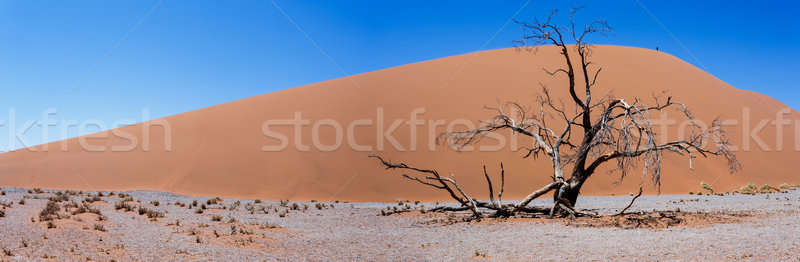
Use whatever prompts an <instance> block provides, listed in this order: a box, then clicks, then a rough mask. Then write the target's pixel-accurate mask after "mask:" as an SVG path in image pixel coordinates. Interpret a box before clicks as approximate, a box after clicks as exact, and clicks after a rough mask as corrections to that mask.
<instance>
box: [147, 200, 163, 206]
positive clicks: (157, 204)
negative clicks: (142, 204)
mask: <svg viewBox="0 0 800 262" xmlns="http://www.w3.org/2000/svg"><path fill="white" fill-rule="evenodd" d="M150 204H152V205H153V206H159V205H161V203H159V202H158V200H155V201H150Z"/></svg>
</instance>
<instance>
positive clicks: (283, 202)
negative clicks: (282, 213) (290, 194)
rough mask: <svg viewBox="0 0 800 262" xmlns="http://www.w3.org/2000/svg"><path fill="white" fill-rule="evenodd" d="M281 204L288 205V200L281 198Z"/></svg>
mask: <svg viewBox="0 0 800 262" xmlns="http://www.w3.org/2000/svg"><path fill="white" fill-rule="evenodd" d="M281 206H282V207H287V206H289V200H288V199H286V200H281Z"/></svg>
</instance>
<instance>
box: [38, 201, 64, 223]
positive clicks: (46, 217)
mask: <svg viewBox="0 0 800 262" xmlns="http://www.w3.org/2000/svg"><path fill="white" fill-rule="evenodd" d="M58 211H61V207H60V206H58V202H55V201H48V202H47V205H45V207H44V209H42V211H41V212H39V221H51V220H53V219H56V218H59V215H58Z"/></svg>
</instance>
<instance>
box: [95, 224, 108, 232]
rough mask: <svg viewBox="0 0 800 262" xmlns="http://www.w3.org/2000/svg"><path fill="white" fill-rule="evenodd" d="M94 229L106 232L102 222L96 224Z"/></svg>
mask: <svg viewBox="0 0 800 262" xmlns="http://www.w3.org/2000/svg"><path fill="white" fill-rule="evenodd" d="M94 230H97V231H100V232H106V227H104V226H103V225H101V224H94Z"/></svg>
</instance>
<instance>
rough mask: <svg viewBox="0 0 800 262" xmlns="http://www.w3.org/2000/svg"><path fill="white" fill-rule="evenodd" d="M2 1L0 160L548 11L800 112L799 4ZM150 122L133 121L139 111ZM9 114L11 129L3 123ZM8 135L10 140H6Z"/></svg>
mask: <svg viewBox="0 0 800 262" xmlns="http://www.w3.org/2000/svg"><path fill="white" fill-rule="evenodd" d="M551 2H554V1H549V2H544V1H535V0H531V1H527V0H523V1H480V2H479V1H466V2H464V1H399V2H389V1H287V0H276V1H274V2H272V1H230V2H220V1H177V0H140V1H37V0H31V1H8V0H0V121H3V122H2V123H3V124H4V125H3V126H0V150H10V149H16V148H19V147H21V146H23V145H28V146H30V145H34V144H39V143H42V142H48V141H55V140H59V139H61V138H62V137H61V136H60V135H56V134H57V132H58V131H54V130H57V129H60V128H62V127H58V128H56V129H53V130H50V131H49V133H50V135H49V136H48V138H43V137H42V135H41V134H42V129H41V128H39V127H36V126H34V127H33V128H31V129H30V130H29V131H28V132H27V133H26V134H25V135H24V136H23V137H24V140H25V141H24V142H25V144H22V143H21V141H15V140H16V139H13V138H12V137H13V135H14V133H15V132H9V123H10V122H12V120H14V121H13V122H14V123H16V133H19V132H21V130H22V129H24V127H25V122H26V121H36V120H39V119H42V114H43V113H44V112H45V111H46V110H48V109H54V110H55V112H56V113H55V114H54V115H52V116H51V117H50V118H51V119H54V120H76V121H79V122H84V121H87V120H99V121H102V122H104V123H105V125H104V126H103V127H92V128H89V129H85V130H78V129H77V128H71V129H69V132H68V135H69V136H74V135H78V134H83V133H88V132H93V131H98V130H99V129H102V128H111V127H114V126H111V125H112V124H113V123H114V122H116V121H118V120H129V121H135V122H139V121H142V120H147V119H152V118H157V117H163V116H167V115H173V114H177V113H181V112H186V111H191V110H194V109H199V108H203V107H207V106H211V105H215V104H220V103H224V102H229V101H233V100H236V99H241V98H246V97H250V96H254V95H259V94H264V93H268V92H272V91H276V90H281V89H285V88H290V87H294V86H299V85H303V84H308V83H314V82H318V81H323V80H328V79H332V78H338V77H342V76H345V75H349V74H357V73H363V72H369V71H375V70H378V69H382V68H388V67H393V66H398V65H403V64H408V63H413V62H419V61H423V60H429V59H435V58H440V57H444V56H451V55H457V54H463V53H468V52H474V51H479V50H486V49H495V48H504V47H511V46H512V42H511V41H512V40H515V39H518V38H519V36H520V31H519V27H518V26H516V25H514V24H513V23H507V22H508V21H509V19H510V18H511V17H512V16H514V15H515V14H516V18H517V19H519V20H531V19H532V18H533V17H537V16H538V17H542V16H544V15H546V14H547V13H549V11H550V10H552V9H554V8H560V9H568V8H569V7H572V6H581V5H584V6H586V9H585V10H584V11H583V12H581V13H580V15H579V18H582V19H597V18H599V19H605V20H608V21H609V23H610V24H611V26H612V27H614V29H615V33H614V34H613V35H611V36H609V37H608V38H598V39H595V40H596V43H600V44H616V45H625V46H638V47H647V48H654V47H655V46H659V47H660V48H661V49H662V50H664V51H665V52H669V53H671V54H674V55H676V56H678V57H680V58H682V59H684V60H686V61H687V62H690V63H692V64H694V65H697V66H699V67H701V68H703V69H705V70H706V71H708V72H710V73H712V74H713V75H715V76H717V77H718V78H720V79H722V80H724V81H726V82H728V83H730V84H732V85H734V86H736V87H738V88H742V89H749V90H754V91H757V92H760V93H764V94H767V95H769V96H772V97H775V98H777V99H779V100H781V101H782V102H784V103H786V104H787V105H789V106H791V107H793V108H795V109H798V108H800V92H798V91H796V88H797V84H796V81H794V79H793V77H794V73H796V72H797V69H798V68H800V62H798V61H800V53H798V52H797V50H796V49H797V43H798V42H800V41H798V40H800V39H798V38H800V19H798V18H797V17H796V16H797V14H798V13H800V12H799V11H800V8H799V7H800V4H798V3H797V2H790V1H785V2H780V1H774V2H769V3H763V2H762V1H645V0H640V1H635V0H631V1H603V2H600V1H565V2H559V3H551ZM145 109H146V110H147V111H148V112H149V115H148V116H145V117H144V119H143V116H142V111H143V110H145ZM9 112H14V115H15V119H10V118H9ZM9 134H11V135H12V137H9Z"/></svg>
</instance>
